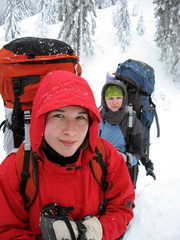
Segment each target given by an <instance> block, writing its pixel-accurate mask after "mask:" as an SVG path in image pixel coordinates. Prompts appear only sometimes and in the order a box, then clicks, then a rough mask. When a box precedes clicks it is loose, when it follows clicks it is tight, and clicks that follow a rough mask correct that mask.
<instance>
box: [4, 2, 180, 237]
mask: <svg viewBox="0 0 180 240" xmlns="http://www.w3.org/2000/svg"><path fill="white" fill-rule="evenodd" d="M135 4H136V5H138V6H139V13H138V15H137V16H136V17H133V16H132V15H130V19H131V38H130V45H129V47H128V51H127V52H125V53H121V52H120V47H119V43H118V40H117V37H116V36H115V29H114V27H113V26H112V13H113V12H114V11H115V9H116V8H117V6H113V7H110V8H106V9H103V10H98V11H97V29H96V33H95V36H94V48H95V55H94V56H93V57H88V58H87V57H85V56H83V64H82V70H83V73H82V76H83V77H84V78H85V79H86V80H87V81H88V83H89V84H90V86H91V88H92V90H93V92H94V95H95V99H96V102H97V105H98V106H99V105H100V102H101V89H102V86H103V84H104V83H105V79H106V72H107V71H113V70H116V68H117V65H118V63H119V62H123V61H125V60H127V59H129V58H132V59H136V60H142V61H144V62H146V63H148V64H149V65H151V66H152V67H153V68H154V69H155V75H156V86H155V91H154V94H153V101H154V102H155V104H156V106H157V112H158V117H159V123H160V131H161V133H160V138H157V137H156V135H157V131H156V125H155V121H154V123H153V125H152V130H151V146H150V158H151V159H152V161H153V163H154V167H155V171H154V172H155V174H156V178H157V180H156V181H154V180H153V179H152V177H150V176H148V177H147V176H146V173H145V169H144V167H143V166H140V172H139V178H138V183H137V189H136V199H135V204H136V207H135V209H134V218H133V220H132V221H131V223H130V226H129V227H128V230H127V232H126V234H125V235H124V240H152V239H153V240H179V239H180V208H179V203H180V175H179V168H180V154H179V139H178V137H179V136H178V134H179V133H180V124H179V123H180V108H179V107H178V104H179V102H180V87H179V86H178V85H177V84H175V83H173V81H172V76H170V75H167V74H166V72H165V67H164V66H165V65H164V63H162V62H161V61H159V59H160V49H159V48H158V47H157V46H156V44H155V42H154V41H153V39H154V33H155V20H154V16H153V8H154V5H153V4H152V1H151V0H146V1H143V0H129V2H128V7H129V11H130V13H132V10H133V7H134V5H135ZM141 14H142V15H143V19H144V25H145V34H144V35H142V36H139V35H137V32H136V27H137V23H138V20H139V16H140V15H141ZM35 23H36V16H34V17H31V18H28V19H25V20H24V21H22V22H21V26H22V29H23V33H22V36H36V35H35V34H36V33H35V32H36V31H35V27H34V25H35ZM59 28H60V27H59V25H58V24H55V25H51V26H49V27H48V32H49V35H48V36H47V37H50V38H56V37H57V35H58V32H59ZM0 33H1V34H0V45H1V46H0V47H2V46H3V45H4V44H6V42H4V40H3V37H4V30H3V28H2V27H0ZM0 113H1V114H0V122H1V121H2V120H4V109H3V103H2V100H1V102H0ZM0 146H1V147H0V149H1V158H0V162H1V161H2V160H3V159H4V157H5V152H4V150H3V147H2V146H3V133H2V132H0Z"/></svg>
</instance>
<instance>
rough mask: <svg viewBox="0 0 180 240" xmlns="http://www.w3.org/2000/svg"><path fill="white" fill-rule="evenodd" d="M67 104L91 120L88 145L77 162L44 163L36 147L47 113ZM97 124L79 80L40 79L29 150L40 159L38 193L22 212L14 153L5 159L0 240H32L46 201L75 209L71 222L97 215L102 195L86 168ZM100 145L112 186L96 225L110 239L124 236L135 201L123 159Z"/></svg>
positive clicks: (0, 171) (66, 76)
mask: <svg viewBox="0 0 180 240" xmlns="http://www.w3.org/2000/svg"><path fill="white" fill-rule="evenodd" d="M62 79H63V80H62ZM47 93H48V94H47ZM67 105H80V106H82V107H85V108H87V109H88V110H89V115H90V117H91V119H92V120H93V122H92V124H91V126H90V129H89V143H90V147H89V148H88V149H86V150H84V151H81V153H80V156H79V159H78V160H77V162H76V163H74V164H72V165H68V166H67V165H66V166H65V167H61V166H59V165H56V164H54V163H52V162H50V161H48V160H47V158H46V157H45V155H44V154H43V153H42V151H41V148H40V145H41V141H42V136H43V133H44V125H45V124H44V123H45V116H46V113H47V112H48V111H51V110H53V109H55V108H60V107H63V106H67ZM99 121H100V115H99V112H98V109H97V107H96V104H95V100H94V97H93V94H92V92H91V90H90V88H89V85H88V84H87V82H86V81H85V80H84V79H82V78H81V77H79V76H77V75H75V74H72V73H68V72H64V71H57V72H54V73H50V74H48V75H47V76H46V77H45V78H44V79H43V81H42V83H41V85H40V87H39V89H38V91H37V94H36V97H35V99H34V104H33V111H32V119H31V126H30V137H31V144H32V150H33V151H34V152H36V153H37V154H38V155H39V157H40V159H41V160H38V174H39V191H38V194H37V197H36V199H35V202H34V203H33V205H32V206H31V207H30V208H29V209H28V210H27V209H25V208H24V201H23V199H22V196H21V194H20V185H19V182H18V177H17V174H16V168H15V157H16V154H11V155H9V156H8V157H7V158H6V159H5V160H4V161H3V162H2V164H1V165H0V216H1V217H0V240H10V239H13V240H17V239H23V240H28V239H29V240H32V239H36V235H38V234H40V233H41V229H40V227H39V219H40V212H41V210H42V207H43V206H44V205H46V204H47V203H50V202H56V203H57V204H59V205H61V206H65V207H68V206H73V207H74V210H73V211H71V212H69V213H68V215H69V216H70V217H71V218H72V219H73V220H79V219H83V217H85V216H87V215H94V216H97V217H98V216H99V215H98V213H99V210H98V207H99V205H100V203H101V202H102V200H103V192H102V190H101V189H100V187H99V186H98V184H97V182H96V180H95V178H94V177H93V174H92V172H91V170H90V166H89V160H90V159H91V158H92V157H93V155H94V150H95V146H96V142H97V138H98V124H99ZM102 141H103V142H104V144H105V147H106V151H107V180H108V181H109V182H111V183H113V187H112V188H111V189H108V191H107V194H106V198H107V200H108V203H107V206H106V214H105V215H103V216H102V217H101V218H100V221H101V224H102V227H103V240H104V239H106V240H111V239H112V240H114V239H116V238H118V237H119V236H120V235H122V234H123V232H124V231H125V230H126V226H127V223H128V222H129V221H130V220H131V219H132V217H133V211H132V208H129V204H128V203H129V201H131V202H133V201H134V195H135V194H134V188H133V186H132V182H131V179H130V177H129V173H128V170H127V167H126V164H125V162H124V160H123V158H122V157H121V155H120V154H119V153H118V152H117V151H116V149H115V148H114V147H113V146H112V145H111V144H109V143H108V142H107V141H106V140H102ZM77 166H81V167H77Z"/></svg>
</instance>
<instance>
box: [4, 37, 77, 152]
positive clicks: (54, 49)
mask: <svg viewBox="0 0 180 240" xmlns="http://www.w3.org/2000/svg"><path fill="white" fill-rule="evenodd" d="M78 60H79V59H78V57H77V56H76V53H75V52H74V50H73V49H72V48H71V47H70V46H69V45H68V44H66V43H64V42H61V41H59V40H56V39H48V38H36V37H24V38H19V39H16V40H13V41H11V42H10V43H8V44H6V45H4V46H3V47H2V49H1V50H0V94H1V96H2V99H3V100H4V106H5V109H6V110H8V113H9V111H11V114H9V115H10V117H7V116H6V121H5V122H4V123H5V128H6V129H9V130H10V131H12V132H13V139H14V147H15V148H18V147H19V146H20V144H21V143H22V141H23V140H24V135H25V130H24V122H25V121H26V120H27V118H26V120H24V112H25V111H26V110H31V109H32V104H33V99H34V96H35V94H36V91H37V89H38V87H39V84H40V81H41V79H42V77H43V76H44V75H46V74H47V73H48V72H50V71H55V70H65V71H70V72H73V73H76V74H78V75H81V66H80V64H79V62H78ZM28 114H29V113H28ZM6 115H8V114H6ZM7 144H8V143H7ZM4 145H6V143H4ZM5 147H6V146H5ZM9 152H10V151H9Z"/></svg>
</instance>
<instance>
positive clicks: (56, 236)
mask: <svg viewBox="0 0 180 240" xmlns="http://www.w3.org/2000/svg"><path fill="white" fill-rule="evenodd" d="M69 224H70V225H71V229H72V231H73V233H74V239H77V237H78V229H77V225H76V223H75V222H74V221H72V220H70V221H69ZM40 227H41V231H42V237H43V240H49V239H51V240H62V239H69V240H71V239H73V238H72V236H71V233H70V231H71V230H70V229H69V227H68V226H67V225H66V223H65V221H64V220H57V219H55V218H50V217H48V216H41V218H40Z"/></svg>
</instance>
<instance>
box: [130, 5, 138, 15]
mask: <svg viewBox="0 0 180 240" xmlns="http://www.w3.org/2000/svg"><path fill="white" fill-rule="evenodd" d="M138 14H139V5H137V4H134V6H133V10H132V16H133V17H137V16H138Z"/></svg>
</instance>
